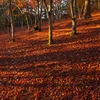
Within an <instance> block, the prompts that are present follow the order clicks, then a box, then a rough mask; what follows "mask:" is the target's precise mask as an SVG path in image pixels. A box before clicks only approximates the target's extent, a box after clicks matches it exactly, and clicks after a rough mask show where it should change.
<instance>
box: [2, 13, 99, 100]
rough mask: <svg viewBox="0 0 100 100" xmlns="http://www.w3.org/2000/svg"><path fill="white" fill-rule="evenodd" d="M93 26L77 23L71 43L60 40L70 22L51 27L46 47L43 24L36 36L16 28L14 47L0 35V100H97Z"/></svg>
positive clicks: (96, 50) (96, 48)
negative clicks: (52, 40)
mask: <svg viewBox="0 0 100 100" xmlns="http://www.w3.org/2000/svg"><path fill="white" fill-rule="evenodd" d="M96 13H97V12H96ZM97 15H99V14H97ZM96 18H98V19H97V20H96ZM90 20H92V22H91V21H90ZM98 20H99V16H98V17H97V16H96V17H95V16H94V17H93V18H91V19H87V20H86V21H85V20H79V21H78V23H77V24H78V25H79V26H78V32H80V33H81V34H78V35H76V36H74V37H70V36H68V34H66V33H67V32H70V30H69V28H70V27H71V26H70V22H71V20H70V19H68V20H66V19H62V20H61V21H59V22H55V23H54V24H53V30H54V31H53V38H54V44H52V45H51V46H47V45H46V43H47V37H48V36H47V28H48V27H47V23H44V22H43V27H42V29H43V30H42V32H36V33H31V34H28V32H27V31H26V29H25V30H23V31H22V30H20V27H19V28H17V31H16V32H15V36H16V42H15V43H12V42H11V41H10V39H9V38H8V37H9V34H0V99H1V100H2V99H3V100H9V99H10V100H20V99H23V100H26V99H27V100H86V99H87V100H88V98H89V97H91V100H96V99H98V100H99V93H100V92H99V91H100V85H99V82H100V75H99V72H100V56H99V54H100V48H99V46H100V41H99V34H98V33H99V29H96V28H93V26H95V25H99V23H98ZM93 21H94V22H93ZM45 22H46V21H45ZM85 22H86V23H87V24H88V27H87V24H84V23H85ZM66 24H67V27H66ZM91 25H92V28H91V30H90V27H91ZM83 29H84V30H83Z"/></svg>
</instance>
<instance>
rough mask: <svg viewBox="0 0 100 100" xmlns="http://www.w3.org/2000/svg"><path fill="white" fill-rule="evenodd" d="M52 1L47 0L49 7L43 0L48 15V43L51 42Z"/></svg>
mask: <svg viewBox="0 0 100 100" xmlns="http://www.w3.org/2000/svg"><path fill="white" fill-rule="evenodd" d="M52 2H53V0H49V9H48V7H47V3H46V0H44V4H45V8H46V12H47V16H48V22H49V39H48V45H51V44H52Z"/></svg>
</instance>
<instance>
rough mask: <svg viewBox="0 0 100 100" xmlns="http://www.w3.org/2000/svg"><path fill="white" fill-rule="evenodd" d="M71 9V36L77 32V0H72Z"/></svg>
mask: <svg viewBox="0 0 100 100" xmlns="http://www.w3.org/2000/svg"><path fill="white" fill-rule="evenodd" d="M70 9H71V17H72V33H71V36H73V35H74V34H76V0H70Z"/></svg>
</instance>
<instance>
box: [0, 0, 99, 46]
mask: <svg viewBox="0 0 100 100" xmlns="http://www.w3.org/2000/svg"><path fill="white" fill-rule="evenodd" d="M99 4H100V0H1V1H0V29H2V30H5V32H6V30H9V32H10V36H11V39H12V41H15V36H14V32H15V31H16V27H21V29H23V28H24V26H27V29H28V31H29V32H31V31H35V30H38V31H41V25H42V20H47V19H48V37H49V38H48V44H49V45H50V44H52V40H53V39H52V23H53V22H54V21H55V20H61V19H62V17H63V16H66V18H67V17H69V16H70V17H71V18H72V32H71V36H72V35H74V34H76V33H77V30H76V27H77V26H76V23H77V18H84V19H86V18H89V17H91V12H92V10H95V9H100V6H99ZM93 7H95V9H93ZM31 27H33V28H32V30H30V28H31Z"/></svg>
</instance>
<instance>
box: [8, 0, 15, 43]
mask: <svg viewBox="0 0 100 100" xmlns="http://www.w3.org/2000/svg"><path fill="white" fill-rule="evenodd" d="M11 2H12V1H11V0H9V14H10V25H11V38H12V41H13V42H14V41H15V38H14V25H13V15H12V5H11Z"/></svg>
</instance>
